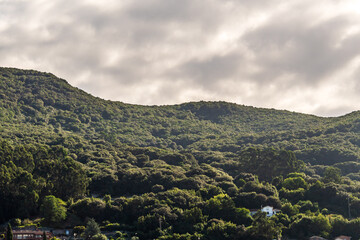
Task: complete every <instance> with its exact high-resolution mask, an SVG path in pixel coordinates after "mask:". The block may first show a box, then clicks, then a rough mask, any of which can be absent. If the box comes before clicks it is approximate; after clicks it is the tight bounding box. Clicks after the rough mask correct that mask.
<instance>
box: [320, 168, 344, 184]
mask: <svg viewBox="0 0 360 240" xmlns="http://www.w3.org/2000/svg"><path fill="white" fill-rule="evenodd" d="M323 180H324V182H334V183H340V182H341V170H340V169H339V168H336V167H327V168H326V169H325V172H324V178H323Z"/></svg>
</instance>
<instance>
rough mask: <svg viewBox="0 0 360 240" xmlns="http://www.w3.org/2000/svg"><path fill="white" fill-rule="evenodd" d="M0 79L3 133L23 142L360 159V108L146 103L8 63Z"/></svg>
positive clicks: (310, 159) (308, 159)
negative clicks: (309, 110) (74, 140)
mask: <svg viewBox="0 0 360 240" xmlns="http://www.w3.org/2000/svg"><path fill="white" fill-rule="evenodd" d="M0 80H1V81H0V98H1V103H0V104H1V105H0V119H1V125H2V126H3V127H2V128H3V129H2V132H3V134H2V135H3V136H4V137H6V138H10V139H13V140H15V141H19V142H31V138H34V136H37V138H38V139H37V141H40V142H43V143H48V142H49V140H50V141H53V139H54V136H56V135H59V134H70V135H76V136H81V137H85V138H86V139H94V138H96V139H104V140H106V141H108V142H110V143H115V142H117V143H119V142H121V143H124V144H130V145H136V146H141V147H150V146H154V147H159V148H163V149H173V150H184V149H191V150H199V151H209V150H211V151H220V152H234V153H235V152H237V151H239V150H241V149H244V147H248V146H262V147H274V148H281V149H288V150H292V151H295V153H296V155H297V156H298V158H299V159H302V160H304V161H306V162H311V163H313V164H318V163H321V164H334V163H337V162H344V161H355V160H358V159H360V151H359V146H360V134H359V130H360V114H359V112H354V113H351V114H348V115H346V116H342V117H338V118H321V117H316V116H313V115H306V114H300V113H294V112H289V111H279V110H274V109H261V108H254V107H247V106H242V105H237V104H232V103H226V102H197V103H196V102H191V103H185V104H181V105H174V106H139V105H130V104H124V103H121V102H111V101H105V100H102V99H99V98H96V97H93V96H91V95H89V94H87V93H85V92H84V91H81V90H79V89H77V88H74V87H71V86H70V85H69V84H68V83H67V82H66V81H65V80H62V79H59V78H57V77H55V76H54V75H52V74H47V73H40V72H36V71H30V70H19V69H10V68H1V69H0ZM16 129H18V130H19V131H17V130H16ZM24 129H27V131H24ZM36 132H38V134H36ZM48 133H51V134H48ZM54 133H55V134H54ZM28 138H30V140H29V139H28Z"/></svg>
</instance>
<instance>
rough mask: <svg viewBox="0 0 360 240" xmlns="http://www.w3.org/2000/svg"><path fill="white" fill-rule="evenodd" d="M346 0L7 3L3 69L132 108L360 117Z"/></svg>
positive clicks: (0, 43)
mask: <svg viewBox="0 0 360 240" xmlns="http://www.w3.org/2000/svg"><path fill="white" fill-rule="evenodd" d="M349 4H356V1H352V0H346V1H335V0H334V1H327V2H318V3H314V2H313V1H310V0H294V1H291V3H289V2H284V1H279V0H271V1H270V0H267V1H264V0H256V1H243V0H240V1H239V0H225V1H224V0H209V1H206V2H204V1H200V0H184V1H178V0H149V1H126V0H125V1H115V0H109V1H106V2H102V1H95V0H80V1H70V0H62V1H60V0H53V1H43V0H33V1H23V0H12V1H8V0H0V56H1V58H0V65H2V66H13V67H18V68H32V69H37V70H41V71H47V72H53V73H54V74H56V75H58V76H59V77H62V78H65V79H67V80H68V81H69V82H70V83H71V84H73V85H75V86H78V87H80V88H82V89H84V90H85V91H89V92H90V93H92V94H94V95H96V96H100V97H103V98H105V99H113V100H120V101H123V102H129V103H137V104H173V103H181V102H184V101H192V100H202V99H204V100H226V101H231V102H237V103H240V104H248V105H255V106H261V107H274V108H281V109H284V108H285V109H289V110H296V111H302V112H307V113H314V114H321V115H339V114H343V113H346V112H349V111H351V110H357V109H360V104H357V103H358V102H360V101H359V100H360V97H359V96H358V94H357V93H358V90H359V89H360V87H359V80H358V76H359V74H358V72H359V71H358V70H357V69H359V67H360V60H359V61H358V60H357V59H358V58H359V53H360V47H359V46H360V45H359V44H358V42H359V40H360V29H359V28H358V27H357V26H359V23H360V19H359V17H358V12H356V7H355V8H354V7H351V6H350V5H349ZM347 6H350V7H347ZM357 6H358V7H359V8H360V5H357ZM354 9H355V10H354ZM344 83H345V84H344ZM329 99H330V100H329Z"/></svg>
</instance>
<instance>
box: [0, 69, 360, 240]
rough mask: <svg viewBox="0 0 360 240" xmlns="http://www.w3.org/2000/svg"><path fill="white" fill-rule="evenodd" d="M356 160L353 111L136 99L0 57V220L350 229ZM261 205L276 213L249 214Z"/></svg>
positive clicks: (359, 223) (176, 231)
mask: <svg viewBox="0 0 360 240" xmlns="http://www.w3.org/2000/svg"><path fill="white" fill-rule="evenodd" d="M359 160H360V112H353V113H350V114H347V115H345V116H341V117H336V118H323V117H317V116H314V115H308V114H301V113H296V112H290V111H283V110H275V109H264V108H255V107H249V106H243V105H238V104H233V103H226V102H190V103H184V104H180V105H172V106H140V105H132V104H125V103H122V102H113V101H105V100H103V99H100V98H97V97H94V96H92V95H90V94H88V93H86V92H84V91H82V90H80V89H77V88H75V87H72V86H71V85H69V84H68V83H67V82H66V81H65V80H63V79H60V78H58V77H56V76H54V75H53V74H50V73H42V72H37V71H33V70H20V69H14V68H0V203H1V204H0V224H2V223H6V222H8V221H10V222H11V223H13V224H16V225H17V226H19V225H20V224H22V225H27V226H40V225H41V226H55V227H57V228H58V227H59V228H66V229H69V228H74V227H75V226H76V228H74V230H75V229H78V230H79V229H80V227H81V226H85V225H86V221H87V219H89V218H94V219H95V220H96V221H97V222H98V223H101V224H102V226H101V229H102V230H106V231H116V235H117V236H119V237H118V238H117V239H120V238H121V239H123V238H122V237H120V235H118V234H120V233H121V232H119V231H122V232H123V233H124V232H127V234H129V235H128V237H130V236H136V237H137V236H139V238H140V239H199V238H200V237H201V239H274V238H276V237H277V236H279V235H278V234H279V233H281V232H282V233H283V236H284V237H289V238H297V237H299V236H301V237H303V238H304V239H305V238H308V237H310V236H313V235H320V236H323V237H327V238H330V237H335V236H338V235H340V234H347V235H350V236H353V238H354V239H355V238H356V239H358V238H359V237H360V231H359V229H360V194H359V192H360V161H359ZM96 196H98V197H99V198H96ZM261 206H273V207H275V208H279V209H280V208H281V211H282V212H281V213H280V214H278V215H277V216H275V217H272V218H266V217H265V215H264V214H256V215H254V216H252V217H251V216H250V215H249V209H259V208H260V207H261ZM54 208H55V209H56V212H59V211H60V212H62V214H61V215H58V214H57V213H56V214H48V213H49V212H52V210H54ZM53 215H56V216H57V217H56V218H52V217H51V216H53ZM350 215H351V216H350ZM351 217H352V218H356V219H352V220H351ZM347 218H348V219H347ZM160 221H161V224H162V225H161V226H162V227H163V230H162V229H161V228H160V226H159V225H158V222H160ZM270 227H271V229H273V230H271V231H270ZM304 229H305V230H304ZM0 231H1V226H0ZM269 231H270V232H269ZM265 233H266V234H265ZM199 234H200V235H199ZM263 234H265V235H266V236H265V235H263ZM121 235H122V233H121ZM123 237H124V236H123ZM203 237H204V238H203ZM124 239H125V238H124Z"/></svg>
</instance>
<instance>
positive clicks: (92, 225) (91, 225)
mask: <svg viewBox="0 0 360 240" xmlns="http://www.w3.org/2000/svg"><path fill="white" fill-rule="evenodd" d="M100 233H101V231H100V227H99V225H98V224H97V223H96V222H95V220H94V219H93V218H91V219H90V220H89V221H88V222H87V224H86V228H85V231H84V237H85V238H86V239H91V238H92V237H93V236H95V235H97V234H100Z"/></svg>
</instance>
